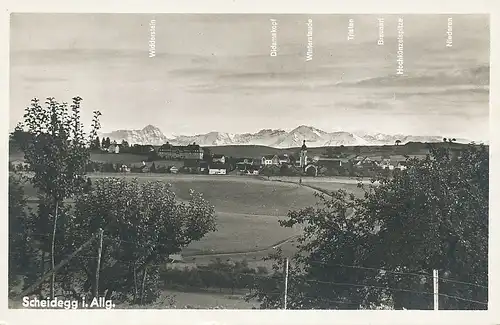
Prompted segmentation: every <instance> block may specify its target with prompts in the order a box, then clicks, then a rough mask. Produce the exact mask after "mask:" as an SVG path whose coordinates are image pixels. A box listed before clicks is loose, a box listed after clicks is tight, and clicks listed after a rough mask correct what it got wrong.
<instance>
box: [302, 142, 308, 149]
mask: <svg viewBox="0 0 500 325" xmlns="http://www.w3.org/2000/svg"><path fill="white" fill-rule="evenodd" d="M301 150H307V146H306V140H304V142H303V143H302V147H301Z"/></svg>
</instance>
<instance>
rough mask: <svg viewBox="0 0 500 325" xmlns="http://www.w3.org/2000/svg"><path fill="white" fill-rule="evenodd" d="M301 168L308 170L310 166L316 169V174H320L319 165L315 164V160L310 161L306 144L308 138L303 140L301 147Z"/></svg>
mask: <svg viewBox="0 0 500 325" xmlns="http://www.w3.org/2000/svg"><path fill="white" fill-rule="evenodd" d="M299 163H300V168H301V169H302V170H303V171H304V172H306V173H307V172H308V170H309V169H310V168H313V169H314V176H317V175H318V167H317V166H316V165H315V164H313V161H311V162H309V159H308V157H307V146H306V140H304V141H303V142H302V147H300V160H299Z"/></svg>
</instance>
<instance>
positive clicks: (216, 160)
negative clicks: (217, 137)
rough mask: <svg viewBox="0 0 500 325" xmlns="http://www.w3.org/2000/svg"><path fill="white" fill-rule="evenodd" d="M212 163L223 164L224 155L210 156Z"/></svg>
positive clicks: (224, 160)
mask: <svg viewBox="0 0 500 325" xmlns="http://www.w3.org/2000/svg"><path fill="white" fill-rule="evenodd" d="M212 163H214V164H225V163H226V157H225V156H224V155H217V154H215V155H212Z"/></svg>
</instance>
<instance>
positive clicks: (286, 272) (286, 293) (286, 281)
mask: <svg viewBox="0 0 500 325" xmlns="http://www.w3.org/2000/svg"><path fill="white" fill-rule="evenodd" d="M287 298H288V257H287V258H286V260H285V304H284V305H285V306H284V309H285V310H286V300H287Z"/></svg>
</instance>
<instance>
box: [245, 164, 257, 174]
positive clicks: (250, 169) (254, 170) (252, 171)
mask: <svg viewBox="0 0 500 325" xmlns="http://www.w3.org/2000/svg"><path fill="white" fill-rule="evenodd" d="M259 171H260V168H259V166H255V165H250V166H248V167H247V169H246V171H245V174H246V175H259Z"/></svg>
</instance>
